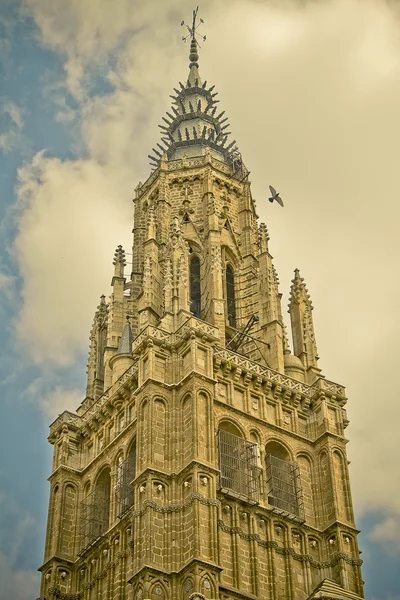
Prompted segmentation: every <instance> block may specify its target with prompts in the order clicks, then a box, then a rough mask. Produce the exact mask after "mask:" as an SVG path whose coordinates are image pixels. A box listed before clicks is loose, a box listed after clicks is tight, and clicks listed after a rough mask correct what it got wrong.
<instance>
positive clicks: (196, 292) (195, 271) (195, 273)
mask: <svg viewBox="0 0 400 600" xmlns="http://www.w3.org/2000/svg"><path fill="white" fill-rule="evenodd" d="M190 311H191V312H192V313H193V314H194V316H195V317H197V318H200V317H201V287H200V259H199V257H198V256H193V257H192V259H191V261H190Z"/></svg>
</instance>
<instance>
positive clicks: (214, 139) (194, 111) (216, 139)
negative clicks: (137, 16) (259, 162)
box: [148, 15, 244, 170]
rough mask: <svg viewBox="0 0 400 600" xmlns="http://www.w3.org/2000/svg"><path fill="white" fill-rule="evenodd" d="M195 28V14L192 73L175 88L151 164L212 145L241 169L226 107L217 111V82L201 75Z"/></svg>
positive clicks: (218, 154)
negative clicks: (184, 82)
mask: <svg viewBox="0 0 400 600" xmlns="http://www.w3.org/2000/svg"><path fill="white" fill-rule="evenodd" d="M200 21H201V20H200ZM201 22H202V21H201ZM182 24H183V25H184V22H183V21H182ZM195 29H196V26H195V15H194V20H193V26H192V28H189V27H188V30H189V32H190V37H191V42H190V53H189V60H190V63H189V75H188V78H187V80H186V84H183V83H181V82H179V88H174V94H173V95H171V98H172V107H171V110H170V111H167V113H166V116H165V117H162V119H163V121H164V123H163V124H162V125H159V127H160V129H161V132H162V137H161V143H157V144H156V146H155V147H154V148H153V149H152V153H151V154H149V155H148V156H149V159H150V164H151V166H152V167H153V168H155V169H157V168H158V167H159V166H160V163H161V160H162V159H163V158H164V160H165V156H166V158H167V160H175V159H178V158H182V157H184V156H200V155H202V154H205V152H206V150H207V148H209V149H210V150H211V152H212V154H213V155H214V156H215V157H216V158H218V159H219V160H221V161H224V162H226V163H227V164H229V165H230V166H232V165H233V164H236V162H237V163H238V164H237V169H239V167H240V169H241V170H242V169H243V168H244V167H243V164H242V162H241V158H240V153H239V151H238V148H237V146H236V140H233V141H232V142H230V143H227V142H228V136H229V134H230V132H229V131H228V129H229V127H230V125H229V123H228V119H227V117H224V115H225V111H221V112H219V113H218V114H217V103H218V102H219V100H217V99H216V96H217V92H214V91H213V90H214V86H211V87H207V81H205V82H204V83H203V82H202V80H201V78H200V74H199V63H198V60H199V53H198V42H197V40H196V37H195V36H196V31H195ZM183 39H186V38H183ZM203 39H205V37H203ZM164 155H165V156H164ZM235 161H236V162H235ZM238 161H239V162H240V165H239V162H238Z"/></svg>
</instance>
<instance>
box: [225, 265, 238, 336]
mask: <svg viewBox="0 0 400 600" xmlns="http://www.w3.org/2000/svg"><path fill="white" fill-rule="evenodd" d="M225 282H226V306H227V313H228V323H229V325H230V326H231V327H236V301H235V275H234V273H233V269H232V267H231V266H230V265H227V266H226V271H225Z"/></svg>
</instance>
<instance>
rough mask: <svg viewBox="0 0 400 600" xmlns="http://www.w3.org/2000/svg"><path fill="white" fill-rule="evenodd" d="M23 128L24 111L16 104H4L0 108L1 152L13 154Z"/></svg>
mask: <svg viewBox="0 0 400 600" xmlns="http://www.w3.org/2000/svg"><path fill="white" fill-rule="evenodd" d="M23 126H24V121H23V112H22V109H21V108H20V107H19V106H17V105H16V104H15V102H3V103H2V105H1V108H0V151H3V152H11V150H13V149H14V148H15V147H16V145H17V144H18V143H19V141H20V134H21V131H22V129H23Z"/></svg>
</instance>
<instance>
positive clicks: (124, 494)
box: [115, 450, 136, 517]
mask: <svg viewBox="0 0 400 600" xmlns="http://www.w3.org/2000/svg"><path fill="white" fill-rule="evenodd" d="M135 474H136V450H133V451H132V452H131V453H130V454H129V456H128V458H127V459H125V460H124V462H122V463H121V464H120V465H118V474H117V483H116V486H115V494H116V498H117V517H120V516H121V515H122V514H123V513H124V512H125V511H126V510H128V508H130V507H131V506H133V504H134V496H133V487H132V485H131V484H132V481H133V480H134V479H135Z"/></svg>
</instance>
